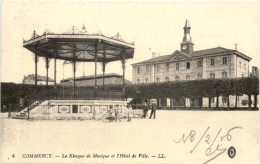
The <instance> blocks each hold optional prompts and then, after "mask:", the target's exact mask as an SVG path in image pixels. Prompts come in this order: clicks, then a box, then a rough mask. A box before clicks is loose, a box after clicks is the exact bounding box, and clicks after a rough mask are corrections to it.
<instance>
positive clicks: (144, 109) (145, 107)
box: [142, 101, 148, 118]
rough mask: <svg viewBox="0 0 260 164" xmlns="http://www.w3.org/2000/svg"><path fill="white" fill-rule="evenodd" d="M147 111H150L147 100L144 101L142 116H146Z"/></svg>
mask: <svg viewBox="0 0 260 164" xmlns="http://www.w3.org/2000/svg"><path fill="white" fill-rule="evenodd" d="M147 111H148V105H147V101H145V102H144V108H143V113H144V115H143V117H142V118H146V115H147Z"/></svg>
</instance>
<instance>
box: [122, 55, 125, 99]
mask: <svg viewBox="0 0 260 164" xmlns="http://www.w3.org/2000/svg"><path fill="white" fill-rule="evenodd" d="M121 62H122V69H123V79H122V80H123V94H124V97H125V50H124V51H123V54H122V59H121Z"/></svg>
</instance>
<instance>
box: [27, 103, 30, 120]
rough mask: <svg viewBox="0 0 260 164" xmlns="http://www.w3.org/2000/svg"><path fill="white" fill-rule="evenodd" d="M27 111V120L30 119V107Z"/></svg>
mask: <svg viewBox="0 0 260 164" xmlns="http://www.w3.org/2000/svg"><path fill="white" fill-rule="evenodd" d="M27 111H28V118H27V119H28V120H29V119H30V106H28V109H27Z"/></svg>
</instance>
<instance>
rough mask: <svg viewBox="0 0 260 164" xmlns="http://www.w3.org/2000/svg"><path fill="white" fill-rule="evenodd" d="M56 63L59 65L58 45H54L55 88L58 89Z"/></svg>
mask: <svg viewBox="0 0 260 164" xmlns="http://www.w3.org/2000/svg"><path fill="white" fill-rule="evenodd" d="M56 63H57V47H56V43H55V44H54V88H55V89H56V87H57V84H56V73H57V71H56Z"/></svg>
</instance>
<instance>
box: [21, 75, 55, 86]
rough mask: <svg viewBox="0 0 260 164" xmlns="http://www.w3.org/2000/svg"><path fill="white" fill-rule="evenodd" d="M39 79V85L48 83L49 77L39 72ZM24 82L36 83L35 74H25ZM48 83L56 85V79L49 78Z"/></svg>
mask: <svg viewBox="0 0 260 164" xmlns="http://www.w3.org/2000/svg"><path fill="white" fill-rule="evenodd" d="M37 81H38V84H39V85H46V83H47V77H46V76H40V75H38V74H37ZM22 83H23V84H33V85H34V84H35V75H34V74H30V75H28V76H24V78H23V81H22ZM48 85H54V80H53V79H51V78H49V79H48Z"/></svg>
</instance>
